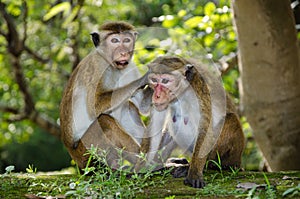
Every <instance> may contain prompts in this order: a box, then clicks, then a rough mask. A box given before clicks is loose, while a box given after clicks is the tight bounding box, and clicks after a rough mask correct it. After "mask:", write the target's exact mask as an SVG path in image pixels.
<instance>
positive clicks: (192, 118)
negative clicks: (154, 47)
mask: <svg viewBox="0 0 300 199" xmlns="http://www.w3.org/2000/svg"><path fill="white" fill-rule="evenodd" d="M148 67H149V73H148V79H149V80H148V82H149V83H148V85H149V87H150V88H152V89H153V91H154V92H153V95H152V108H151V110H150V111H151V113H150V123H149V125H148V127H147V130H146V135H145V138H144V139H143V141H142V144H141V151H142V152H143V153H145V154H146V162H143V163H140V162H139V164H137V167H136V169H137V170H138V169H140V168H141V167H142V166H147V165H148V166H149V165H153V164H155V163H158V164H163V163H164V162H165V161H166V159H167V158H169V157H170V155H171V152H172V151H173V149H175V147H179V148H181V149H183V150H185V152H188V153H189V154H191V161H190V164H189V167H188V172H187V176H186V178H185V181H184V183H185V184H187V185H190V186H192V187H195V188H201V187H204V186H205V182H204V180H203V169H204V166H205V165H206V162H207V160H209V159H211V160H217V154H219V156H220V158H221V161H222V162H221V164H222V166H223V167H230V166H232V167H239V166H240V164H241V155H242V152H243V149H244V145H245V141H244V134H243V131H242V127H241V124H240V122H239V119H238V115H237V114H236V113H235V110H234V106H233V104H232V103H231V101H230V99H229V98H228V97H227V95H226V94H225V92H224V90H223V87H222V83H221V82H220V81H219V82H218V81H217V80H216V79H214V77H213V76H212V75H211V74H209V70H208V69H207V68H205V67H204V66H202V65H201V66H200V65H199V64H198V65H197V63H196V62H195V61H193V60H187V59H183V58H180V57H176V56H164V57H159V58H157V59H156V60H154V61H153V62H151V63H150V64H149V65H148ZM214 87H218V88H214ZM222 90H223V94H224V95H223V96H222V94H221V95H218V92H219V91H222ZM216 96H217V98H220V99H214V98H213V97H215V98H216ZM222 97H223V99H222ZM222 100H223V101H222ZM225 100H226V102H225ZM222 102H224V103H222ZM216 131H219V132H216ZM160 150H161V151H160ZM144 164H146V165H144ZM177 171H179V170H177ZM182 172H184V169H183V171H181V172H179V173H177V174H176V176H175V177H181V176H182Z"/></svg>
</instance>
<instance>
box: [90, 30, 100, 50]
mask: <svg viewBox="0 0 300 199" xmlns="http://www.w3.org/2000/svg"><path fill="white" fill-rule="evenodd" d="M91 36H92V40H93V43H94V45H95V47H96V48H97V47H98V46H99V44H100V35H99V34H98V33H97V32H92V33H91Z"/></svg>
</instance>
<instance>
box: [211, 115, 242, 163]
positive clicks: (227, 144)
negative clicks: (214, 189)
mask: <svg viewBox="0 0 300 199" xmlns="http://www.w3.org/2000/svg"><path fill="white" fill-rule="evenodd" d="M244 146H245V138H244V133H243V130H242V127H241V124H240V122H239V119H238V116H237V115H236V114H234V113H228V114H227V115H226V118H225V123H224V126H223V129H222V132H221V134H220V137H219V138H218V141H217V144H216V147H215V148H214V150H213V151H212V152H211V153H210V154H209V159H210V160H215V161H216V162H218V157H217V156H218V154H219V156H220V159H221V166H222V168H223V169H229V167H232V168H239V167H240V166H241V158H242V153H243V150H244ZM208 167H209V168H210V169H216V168H217V165H214V164H213V163H212V162H210V163H209V165H208Z"/></svg>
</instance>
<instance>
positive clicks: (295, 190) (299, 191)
mask: <svg viewBox="0 0 300 199" xmlns="http://www.w3.org/2000/svg"><path fill="white" fill-rule="evenodd" d="M282 196H283V197H287V196H292V197H297V196H300V183H299V184H298V185H297V186H295V187H291V188H289V189H287V190H286V191H285V192H284V193H283V194H282Z"/></svg>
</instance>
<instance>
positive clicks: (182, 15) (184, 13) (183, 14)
mask: <svg viewBox="0 0 300 199" xmlns="http://www.w3.org/2000/svg"><path fill="white" fill-rule="evenodd" d="M186 13H187V12H186V10H179V12H178V14H177V15H178V17H184V16H185V15H186Z"/></svg>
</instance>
